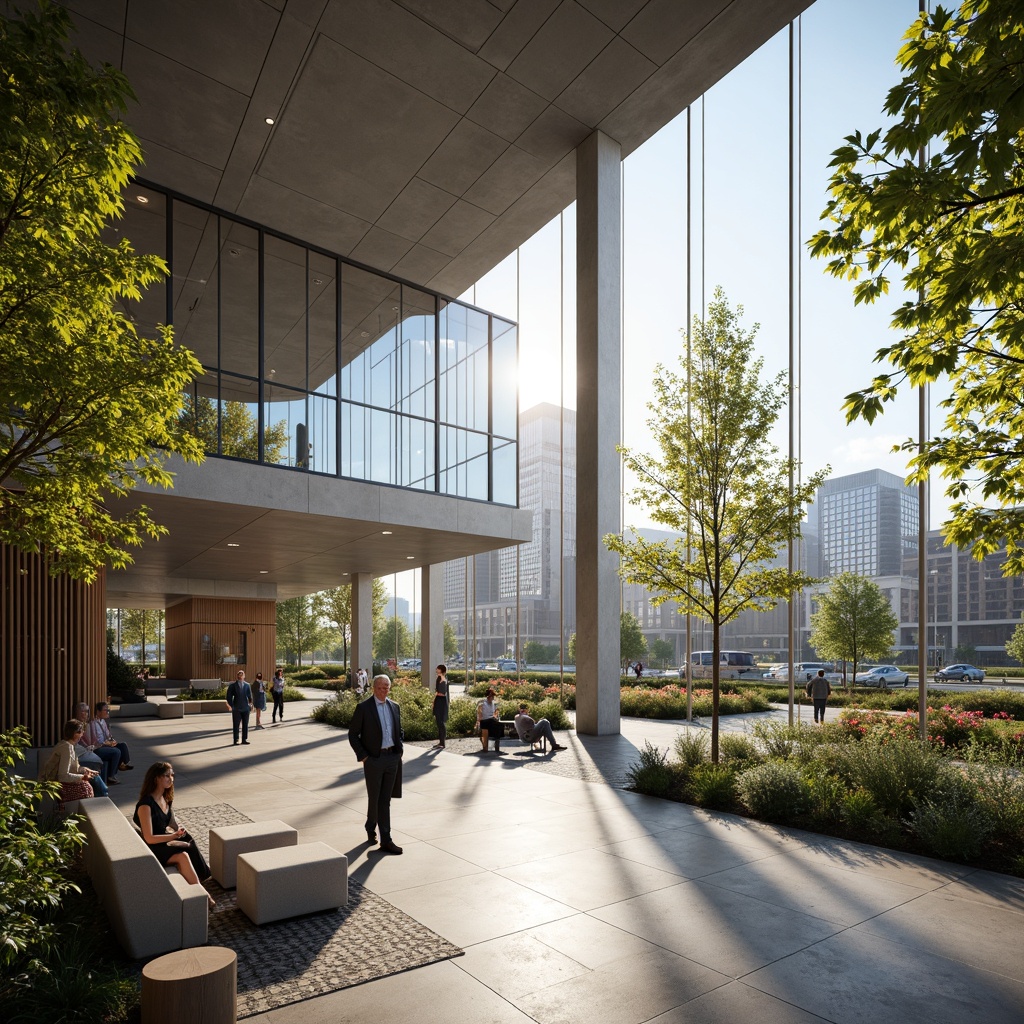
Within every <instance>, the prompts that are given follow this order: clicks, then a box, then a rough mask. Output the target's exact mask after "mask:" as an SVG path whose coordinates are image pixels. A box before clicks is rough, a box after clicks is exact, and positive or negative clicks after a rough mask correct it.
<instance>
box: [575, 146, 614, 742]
mask: <svg viewBox="0 0 1024 1024" xmlns="http://www.w3.org/2000/svg"><path fill="white" fill-rule="evenodd" d="M621 210H622V154H621V150H620V147H619V144H618V143H617V142H615V141H614V140H613V139H610V138H609V137H608V136H607V135H605V134H603V133H602V132H594V134H593V135H591V136H590V137H589V138H588V139H586V140H585V141H584V142H583V143H581V145H580V146H579V148H578V149H577V150H576V728H577V729H578V730H579V732H582V733H589V734H590V735H594V736H606V735H611V734H614V733H617V732H619V679H620V677H619V612H620V607H619V605H620V601H619V577H618V556H616V555H614V554H612V553H611V552H610V551H608V549H607V548H606V547H605V546H604V543H603V541H602V538H603V537H604V535H605V534H607V533H618V532H619V529H620V522H619V454H618V452H616V450H615V446H616V445H617V444H618V443H619V439H620V429H619V425H620V419H621V409H620V406H621V383H620V368H619V367H620V358H621V345H622V338H621V330H620V323H621V304H622V289H621V284H620V274H621V264H622V257H621V252H622V236H621Z"/></svg>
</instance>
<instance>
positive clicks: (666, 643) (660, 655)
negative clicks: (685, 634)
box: [651, 640, 676, 668]
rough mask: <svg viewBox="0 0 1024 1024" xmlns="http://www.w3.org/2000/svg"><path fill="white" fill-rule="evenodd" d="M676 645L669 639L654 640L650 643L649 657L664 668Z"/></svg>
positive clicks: (674, 651) (672, 655)
mask: <svg viewBox="0 0 1024 1024" xmlns="http://www.w3.org/2000/svg"><path fill="white" fill-rule="evenodd" d="M675 654H676V645H675V644H674V643H672V641H671V640H655V641H654V642H653V643H652V644H651V657H653V658H654V660H655V661H657V662H660V663H661V667H662V668H666V667H667V666H668V663H669V662H670V661H671V660H672V659H673V658H674V657H675Z"/></svg>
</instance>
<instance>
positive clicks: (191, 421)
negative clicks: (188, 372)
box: [178, 372, 220, 455]
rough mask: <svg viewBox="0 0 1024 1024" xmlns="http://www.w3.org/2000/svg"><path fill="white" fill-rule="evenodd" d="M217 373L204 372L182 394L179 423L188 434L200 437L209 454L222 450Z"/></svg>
mask: <svg viewBox="0 0 1024 1024" xmlns="http://www.w3.org/2000/svg"><path fill="white" fill-rule="evenodd" d="M218 391H219V389H218V385H217V374H216V372H214V373H204V374H203V375H202V376H201V377H198V378H197V379H196V380H194V381H193V382H192V386H191V387H190V388H189V389H188V391H186V392H185V394H184V395H183V396H182V405H181V412H180V413H179V414H178V425H179V427H180V429H181V430H182V431H184V432H185V433H186V434H192V435H193V436H195V437H198V438H199V440H200V441H202V443H203V451H205V452H206V454H207V455H217V454H218V453H219V451H220V424H219V416H218V413H217V396H218Z"/></svg>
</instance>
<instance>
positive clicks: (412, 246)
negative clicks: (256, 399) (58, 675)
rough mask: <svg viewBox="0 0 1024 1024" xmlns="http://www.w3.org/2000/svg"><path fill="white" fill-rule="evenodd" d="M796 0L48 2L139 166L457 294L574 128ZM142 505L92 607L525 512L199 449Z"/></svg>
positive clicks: (724, 52)
mask: <svg viewBox="0 0 1024 1024" xmlns="http://www.w3.org/2000/svg"><path fill="white" fill-rule="evenodd" d="M809 3H810V0H700V2H696V0H175V2H174V3H159V4H158V3H152V2H151V0H68V4H67V5H68V7H69V8H70V9H71V10H72V12H73V14H74V17H75V22H76V26H77V36H76V39H75V42H76V43H77V45H78V46H79V47H80V48H81V49H82V50H83V51H84V52H85V53H86V54H87V55H88V56H89V57H90V58H92V59H94V60H97V61H99V60H105V61H108V62H110V63H111V64H113V65H115V66H117V67H119V68H121V69H122V70H124V72H125V73H126V74H127V76H128V78H129V80H130V82H131V84H132V87H133V89H134V91H135V93H136V95H137V97H138V103H137V105H134V106H132V108H131V109H130V110H129V112H128V115H127V120H128V121H129V123H130V124H131V126H132V127H133V129H134V130H135V132H136V133H137V134H138V136H139V137H140V139H141V140H142V143H143V147H144V151H145V158H146V164H145V167H144V168H142V169H141V173H142V175H144V177H145V178H147V179H149V180H151V181H153V182H154V183H157V184H159V185H160V186H162V187H164V188H169V189H172V190H175V191H177V192H179V193H181V194H183V195H185V196H188V197H190V198H193V199H197V200H199V201H201V202H205V203H209V204H212V205H213V206H215V207H217V208H219V209H223V210H226V211H228V212H230V213H234V214H237V215H240V216H242V217H245V218H248V219H250V220H252V221H254V222H258V223H261V224H265V225H267V226H269V227H271V228H273V229H276V230H278V231H281V232H283V233H285V234H287V235H290V236H292V237H294V238H297V239H300V240H302V241H304V242H308V243H312V244H314V245H318V246H322V247H324V248H325V249H327V250H329V251H331V252H334V253H338V254H340V255H342V256H345V257H349V258H351V259H354V260H357V261H359V262H361V263H364V264H366V265H368V266H370V267H372V268H374V269H377V270H382V271H385V272H388V273H391V274H393V275H395V276H397V277H399V278H402V279H403V280H405V281H408V282H410V283H412V284H417V285H421V286H426V287H429V288H432V289H434V290H436V291H439V292H441V293H442V294H446V295H458V294H460V293H462V292H463V291H464V290H465V289H466V288H467V287H468V286H469V285H471V284H472V283H473V282H474V281H476V280H477V279H478V278H480V277H481V276H482V275H483V274H485V273H486V272H487V271H488V270H490V269H491V268H492V267H494V266H495V265H496V264H497V263H499V262H500V261H501V260H502V259H504V258H505V257H506V256H507V255H508V254H509V253H511V252H513V251H514V250H515V248H516V247H517V246H518V245H520V244H521V243H522V242H524V241H525V240H527V239H528V238H530V237H531V235H533V234H534V232H536V231H537V230H538V229H539V228H540V227H542V226H543V225H544V224H546V223H547V222H548V221H549V220H550V219H551V218H552V217H554V216H556V215H557V214H558V213H559V211H561V210H562V209H564V208H565V207H566V206H567V205H568V204H570V203H571V202H573V201H574V199H575V198H576V167H577V163H576V148H577V147H578V146H579V145H580V144H581V143H582V142H583V141H584V140H585V139H587V138H589V137H590V136H591V135H592V134H593V133H594V131H595V130H598V131H600V132H601V133H602V134H603V136H606V137H607V138H609V139H611V140H613V141H614V142H615V143H617V144H618V146H619V149H620V152H621V155H623V156H625V155H628V154H629V153H630V152H632V151H633V150H634V149H636V148H637V147H638V146H640V145H641V144H642V143H643V142H644V141H645V140H647V139H648V138H650V137H651V136H652V135H653V134H654V133H655V132H656V131H658V130H659V129H660V128H661V127H663V126H664V125H665V124H667V123H668V122H669V121H670V120H671V119H672V118H673V117H675V116H676V115H677V114H678V113H679V112H680V111H682V110H683V109H684V108H685V107H686V106H687V104H689V103H690V102H692V101H693V100H694V99H696V98H697V97H698V96H700V95H701V93H702V92H704V91H705V90H707V89H708V88H709V87H710V86H711V85H713V84H714V83H715V82H716V81H717V80H718V79H719V78H721V77H722V76H723V75H724V74H726V73H727V72H728V71H729V70H730V69H731V68H733V67H735V66H736V65H737V64H738V63H740V62H741V61H742V60H743V59H744V58H745V57H746V56H747V55H749V54H750V53H752V52H753V51H754V50H755V49H756V48H757V47H758V46H760V45H761V44H762V43H763V42H765V41H766V40H767V39H769V38H770V37H771V36H772V35H773V34H774V33H776V32H777V31H778V30H780V29H781V28H782V27H783V26H784V25H785V24H786V23H787V22H788V21H789V20H790V19H792V18H793V17H795V16H796V15H797V14H799V13H800V11H802V10H803V9H804V8H805V7H807V6H809ZM271 121H272V122H273V123H269V122H271ZM130 198H131V197H129V200H130ZM368 308H369V307H368ZM352 312H353V311H352V310H349V311H348V312H347V314H346V315H348V316H351V315H352ZM370 313H372V309H371V310H370ZM370 313H367V314H366V315H370ZM361 315H362V313H361V312H360V311H356V319H355V320H353V324H354V327H353V330H355V331H356V333H357V334H358V333H359V332H358V330H357V328H358V318H359V316H361ZM268 341H269V343H271V344H273V343H275V341H274V339H268ZM231 483H233V486H230V485H229V484H231ZM145 500H146V502H147V503H148V504H149V505H150V506H151V507H152V508H153V509H154V510H155V513H156V518H157V519H158V520H160V521H162V522H164V523H166V524H167V525H168V526H169V527H171V536H170V537H168V538H164V539H163V540H161V541H160V542H159V543H151V544H147V545H145V547H144V548H143V549H141V551H140V552H138V553H137V554H136V565H135V566H134V567H133V568H132V569H131V570H130V571H129V572H127V573H112V574H110V576H109V577H108V582H107V587H108V603H109V604H124V605H131V604H136V605H144V604H149V605H154V606H155V605H159V604H161V603H171V602H172V601H173V600H174V599H175V596H176V594H179V593H181V592H192V591H193V590H194V589H195V588H197V587H198V588H200V589H201V588H202V587H204V586H206V587H208V586H213V585H214V583H215V582H216V581H220V583H219V584H217V585H219V586H221V587H222V588H224V587H228V585H229V583H234V584H238V585H240V586H241V585H244V586H245V587H246V588H253V587H258V588H259V590H260V593H261V594H265V595H266V596H267V597H272V596H276V597H288V596H292V595H295V594H299V593H308V592H310V591H312V590H315V589H319V588H321V587H323V586H329V585H333V584H336V583H338V582H340V581H341V574H343V573H346V572H347V573H356V572H358V573H370V574H373V575H378V574H380V575H383V574H387V573H389V572H394V571H398V570H400V569H404V568H410V567H413V566H421V565H428V564H432V563H433V564H437V563H438V562H441V561H444V560H445V559H450V558H455V557H461V556H463V555H468V554H472V553H475V552H477V551H483V550H487V549H493V548H496V547H501V546H505V545H507V544H509V543H515V542H517V541H521V540H525V539H528V538H529V526H528V520H529V514H528V513H516V512H515V511H514V510H509V509H507V508H504V509H503V508H497V507H493V508H492V507H488V506H486V505H480V504H479V503H474V502H469V501H461V500H458V499H451V498H444V497H438V496H435V495H426V494H419V493H414V492H402V491H400V490H395V489H392V488H382V487H377V486H374V485H371V484H359V483H349V482H347V481H339V480H331V479H326V480H324V479H317V478H315V477H312V476H309V475H308V474H302V473H292V474H285V473H284V472H283V471H282V470H280V469H275V468H260V467H255V466H249V465H245V466H234V465H230V464H225V463H224V462H223V461H222V460H217V459H210V460H208V461H207V463H206V464H205V465H204V466H202V467H199V468H194V467H186V468H184V469H183V470H182V472H181V475H180V476H179V478H178V483H177V485H176V489H175V490H174V491H173V492H169V493H166V494H164V493H159V492H158V493H154V494H149V495H146V496H145ZM385 529H392V530H393V532H392V534H391V535H390V536H385V535H384V534H383V531H384V530H385ZM228 543H232V544H234V543H237V544H239V545H240V547H238V548H230V549H229V548H228V547H227V544H228ZM243 551H244V552H246V554H245V556H244V557H235V556H238V555H240V553H241V552H243ZM410 555H411V556H412V557H409V556H410ZM263 569H266V570H267V572H265V573H264V572H261V570H263ZM201 581H206V582H201ZM246 592H247V593H250V594H252V595H253V596H255V593H254V591H253V590H251V589H247V591H246Z"/></svg>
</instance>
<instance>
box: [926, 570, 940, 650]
mask: <svg viewBox="0 0 1024 1024" xmlns="http://www.w3.org/2000/svg"><path fill="white" fill-rule="evenodd" d="M928 575H929V576H931V577H932V580H933V582H934V583H935V587H934V592H933V597H932V615H931V618H932V652H933V653H932V668H933V669H936V668H938V664H939V645H938V638H939V570H938V569H929V570H928Z"/></svg>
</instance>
